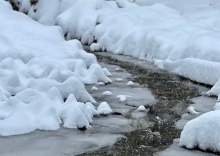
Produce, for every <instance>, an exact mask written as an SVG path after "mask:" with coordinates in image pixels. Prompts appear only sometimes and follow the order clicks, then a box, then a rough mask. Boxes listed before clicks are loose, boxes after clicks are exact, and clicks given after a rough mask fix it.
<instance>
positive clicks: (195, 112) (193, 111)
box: [187, 106, 199, 115]
mask: <svg viewBox="0 0 220 156" xmlns="http://www.w3.org/2000/svg"><path fill="white" fill-rule="evenodd" d="M187 111H188V113H190V114H193V115H196V114H199V112H197V111H196V110H195V107H192V106H189V107H188V108H187Z"/></svg>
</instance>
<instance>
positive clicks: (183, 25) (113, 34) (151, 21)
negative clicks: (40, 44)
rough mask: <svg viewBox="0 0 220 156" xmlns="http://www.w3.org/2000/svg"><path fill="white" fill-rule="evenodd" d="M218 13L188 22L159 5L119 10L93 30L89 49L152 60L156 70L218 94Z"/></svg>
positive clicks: (219, 35)
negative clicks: (188, 80) (186, 79)
mask: <svg viewBox="0 0 220 156" xmlns="http://www.w3.org/2000/svg"><path fill="white" fill-rule="evenodd" d="M218 11H219V10H218ZM218 11H216V13H215V14H214V15H213V16H214V18H215V20H214V19H213V17H212V16H210V17H209V18H207V17H200V18H198V19H196V18H195V19H193V20H192V19H189V18H187V17H185V16H183V15H182V14H181V13H179V12H178V11H177V10H174V9H172V8H170V7H167V6H166V5H164V4H160V3H157V4H154V5H151V6H137V7H133V8H129V9H120V11H118V12H116V13H114V14H109V16H108V17H106V18H104V19H103V20H102V21H101V23H100V24H99V25H97V26H96V27H95V30H94V36H95V39H96V40H97V43H93V44H92V45H91V46H90V49H91V50H103V49H104V50H106V51H108V52H112V53H114V54H123V55H130V56H133V57H136V58H139V59H143V60H147V61H152V62H153V63H154V64H155V65H157V66H158V67H160V68H163V69H166V70H170V71H172V72H175V73H177V74H179V75H181V76H184V77H187V78H190V79H192V80H195V81H197V82H202V83H206V84H210V85H214V87H213V88H212V89H211V90H210V92H209V94H210V95H211V94H213V95H219V94H220V80H219V78H220V70H219V67H220V63H219V62H220V55H219V49H220V44H218V43H219V42H220V33H219V31H217V30H218V27H219V24H218V23H220V22H219V12H218ZM204 18H205V19H204ZM211 18H212V19H213V20H214V21H215V22H214V21H213V22H210V21H212V20H211ZM122 27H123V29H121V28H122ZM177 39H178V40H177ZM213 73H214V74H213Z"/></svg>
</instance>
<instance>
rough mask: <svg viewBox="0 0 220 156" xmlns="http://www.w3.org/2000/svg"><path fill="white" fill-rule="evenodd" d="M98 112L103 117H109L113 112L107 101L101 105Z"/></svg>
mask: <svg viewBox="0 0 220 156" xmlns="http://www.w3.org/2000/svg"><path fill="white" fill-rule="evenodd" d="M97 111H98V113H99V114H101V115H108V114H110V113H112V112H113V111H112V109H111V108H110V106H109V105H108V103H107V102H105V101H104V102H102V103H100V105H99V106H98V108H97Z"/></svg>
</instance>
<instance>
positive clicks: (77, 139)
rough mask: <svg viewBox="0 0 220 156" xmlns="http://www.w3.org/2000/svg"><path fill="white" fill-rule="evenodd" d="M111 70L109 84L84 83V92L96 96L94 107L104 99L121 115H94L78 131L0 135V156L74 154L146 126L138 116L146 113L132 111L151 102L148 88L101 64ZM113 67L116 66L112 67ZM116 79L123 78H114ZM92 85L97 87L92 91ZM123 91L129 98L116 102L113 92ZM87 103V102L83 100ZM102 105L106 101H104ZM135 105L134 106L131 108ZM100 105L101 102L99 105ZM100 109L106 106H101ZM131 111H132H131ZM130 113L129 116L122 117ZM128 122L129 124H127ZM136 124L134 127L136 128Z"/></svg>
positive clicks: (125, 74) (96, 148) (62, 129)
mask: <svg viewBox="0 0 220 156" xmlns="http://www.w3.org/2000/svg"><path fill="white" fill-rule="evenodd" d="M101 65H102V66H103V67H106V68H108V69H109V70H110V72H111V73H112V76H111V77H110V78H111V79H112V81H113V83H111V84H108V85H102V86H99V85H97V84H91V85H87V86H86V89H87V90H88V92H89V93H90V94H91V95H92V96H93V97H94V98H95V99H97V103H96V104H94V105H95V106H99V103H101V102H102V101H106V102H107V103H108V104H109V106H110V107H111V110H112V111H113V112H118V113H121V114H122V115H113V114H111V115H108V116H100V115H98V116H96V117H94V118H93V123H91V126H92V128H89V129H87V130H86V131H78V130H72V129H66V128H63V127H61V128H60V129H59V130H57V131H52V132H50V131H38V130H37V131H35V132H32V133H29V134H26V135H19V136H10V137H1V136H0V155H1V156H30V155H33V156H39V155H40V156H48V155H53V156H62V155H77V154H81V153H85V152H91V151H94V150H98V149H100V148H102V147H106V146H111V145H113V144H114V143H115V142H116V141H117V140H118V139H120V138H124V137H125V136H124V135H122V134H123V133H125V132H130V131H132V130H134V129H135V128H137V127H138V128H140V126H142V127H145V128H146V127H148V126H149V125H148V123H147V121H144V120H141V121H139V119H141V118H144V117H146V116H147V114H148V113H147V111H146V112H138V111H135V110H136V109H137V108H138V106H140V105H143V104H145V103H148V102H152V103H154V102H155V98H154V96H153V95H152V93H151V91H150V90H149V89H147V88H143V87H142V86H141V85H139V84H138V83H135V86H128V85H127V82H128V81H129V79H128V78H131V74H129V73H127V72H126V71H125V70H124V69H122V68H120V70H117V69H119V67H118V66H115V65H106V64H101ZM116 68H117V69H116ZM117 78H121V79H123V81H120V82H118V81H116V79H117ZM93 85H95V86H96V87H97V88H98V90H93V89H92V86H93ZM106 90H108V91H111V92H112V95H109V96H106V95H103V94H102V93H103V92H104V91H106ZM119 94H126V95H129V96H130V98H128V99H127V101H126V102H120V101H119V100H118V99H117V97H116V96H117V95H119ZM87 105H88V103H87ZM104 105H106V103H104ZM134 106H135V107H134ZM102 108H103V105H102ZM104 108H105V109H102V111H103V110H108V109H106V108H107V107H104ZM132 111H133V113H132ZM129 112H130V114H131V118H127V117H125V116H126V115H127V114H128V113H129ZM131 125H132V126H131ZM136 126H137V127H136Z"/></svg>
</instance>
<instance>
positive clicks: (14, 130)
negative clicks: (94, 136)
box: [0, 1, 111, 136]
mask: <svg viewBox="0 0 220 156" xmlns="http://www.w3.org/2000/svg"><path fill="white" fill-rule="evenodd" d="M0 21H1V23H0V29H1V32H0V46H1V49H0V71H1V72H0V135H1V136H8V135H16V134H24V133H29V132H32V131H34V130H36V129H39V130H57V129H59V127H60V124H63V126H64V127H66V128H77V127H78V128H82V127H87V128H88V127H90V125H89V123H91V122H92V116H93V115H94V111H95V110H94V109H95V108H94V106H92V103H95V100H94V99H93V98H92V96H91V95H90V94H89V93H88V92H87V91H86V89H85V87H84V84H93V83H98V82H104V83H109V82H111V80H110V79H109V78H108V77H107V76H106V75H105V73H104V72H103V69H102V68H101V67H100V65H98V64H97V61H96V57H95V56H94V55H92V54H88V53H86V52H85V51H83V50H82V45H81V43H80V42H79V41H77V40H71V41H65V40H64V38H63V33H62V30H61V29H60V28H59V27H55V26H43V25H41V24H39V23H37V22H35V21H33V20H32V19H30V18H29V17H28V16H26V15H24V14H22V13H19V12H15V11H13V10H12V9H11V6H10V5H9V4H8V3H6V2H5V1H0ZM65 99H66V101H65ZM64 101H65V102H64ZM85 102H91V103H90V104H84V103H85Z"/></svg>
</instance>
